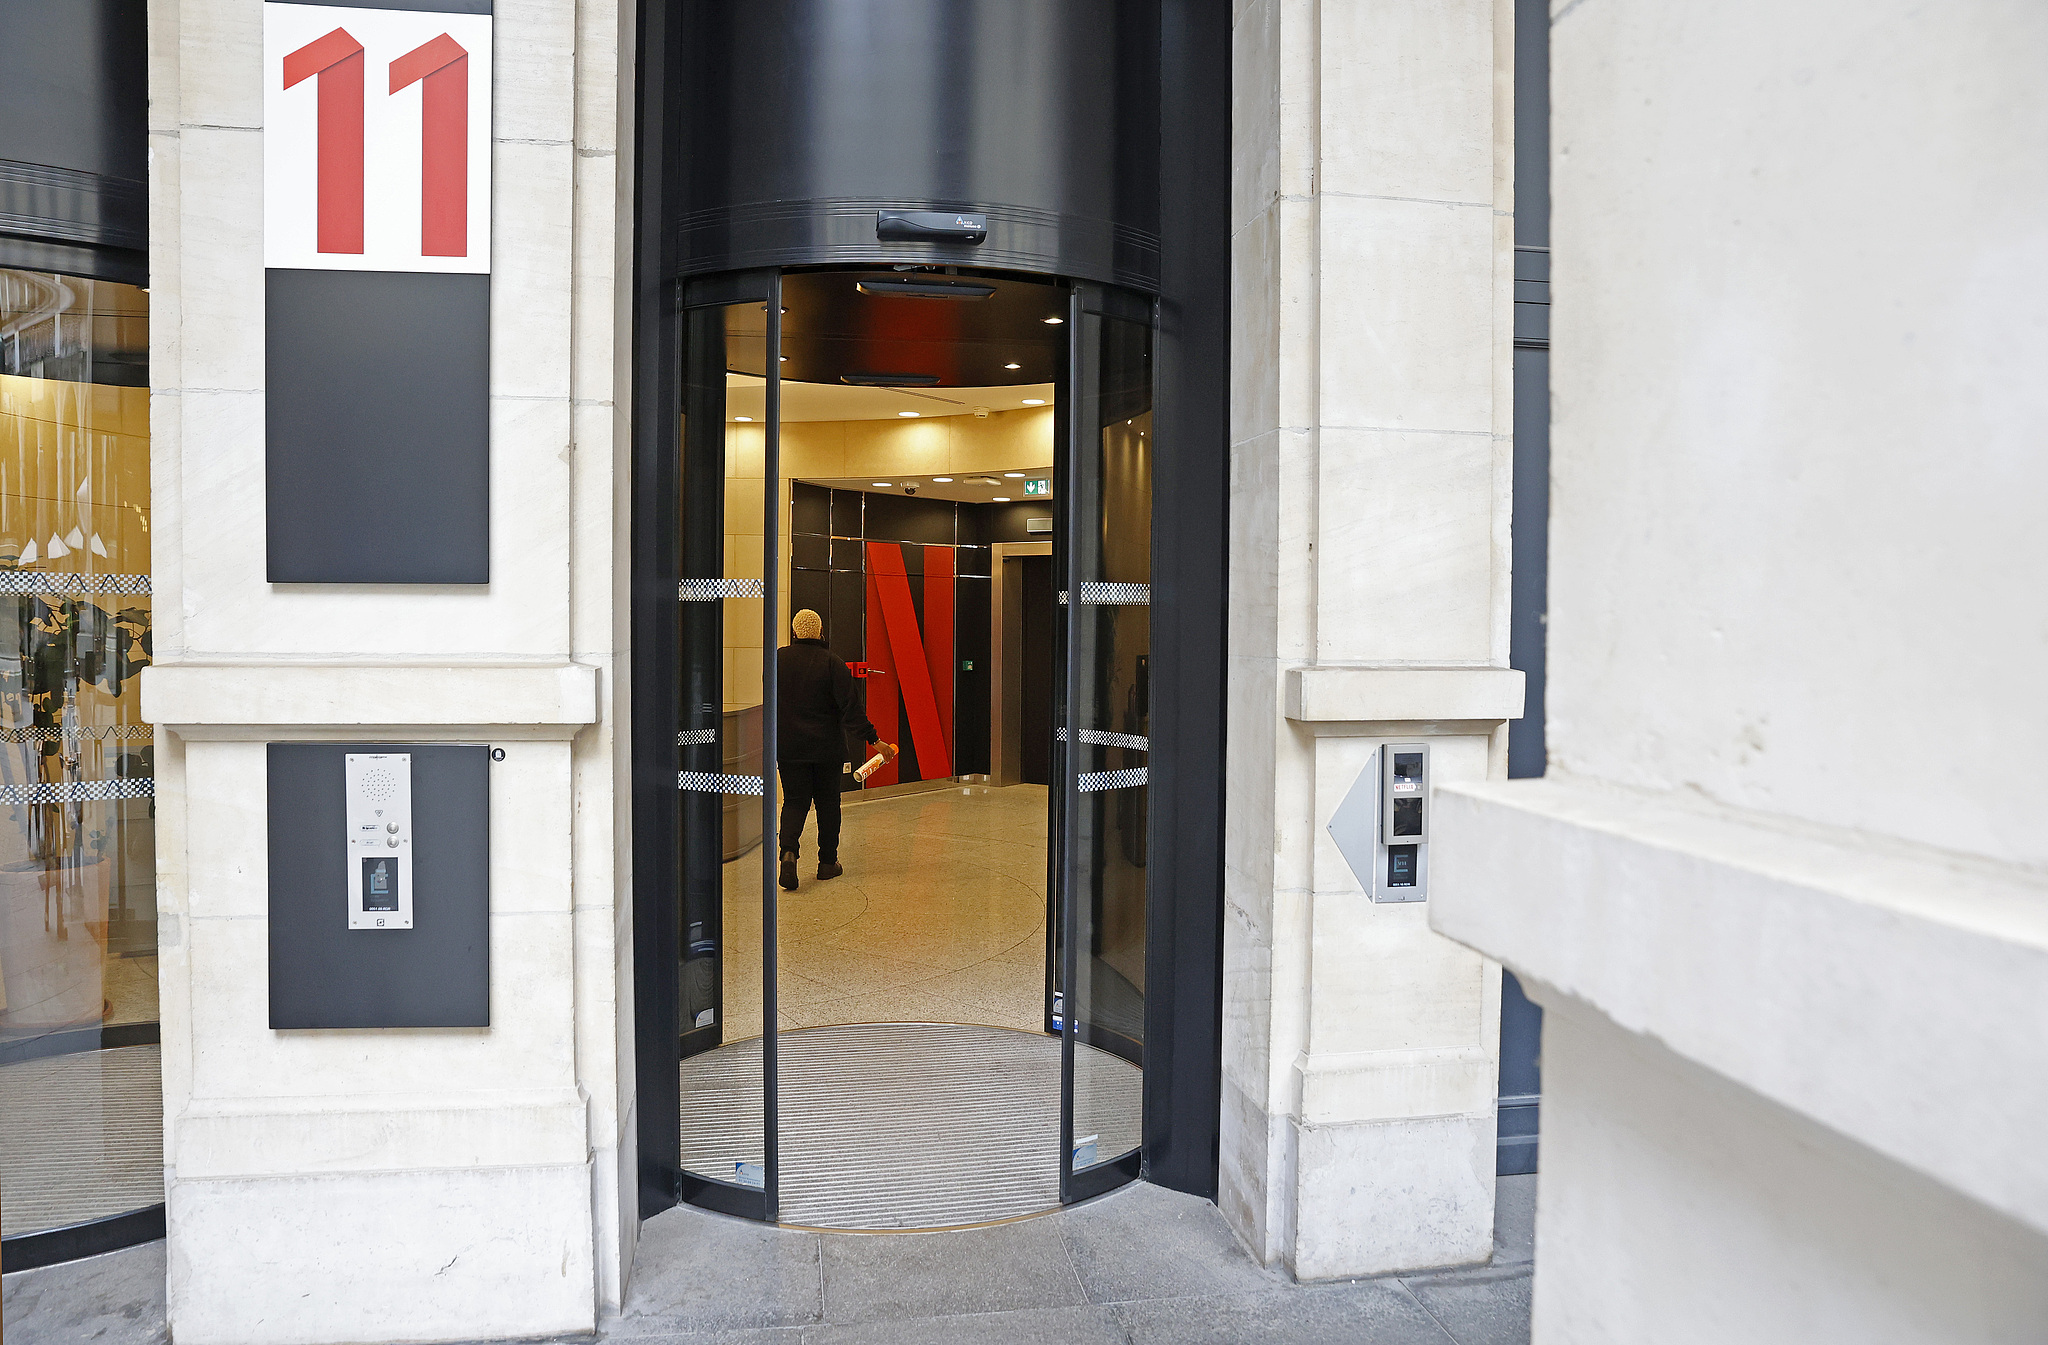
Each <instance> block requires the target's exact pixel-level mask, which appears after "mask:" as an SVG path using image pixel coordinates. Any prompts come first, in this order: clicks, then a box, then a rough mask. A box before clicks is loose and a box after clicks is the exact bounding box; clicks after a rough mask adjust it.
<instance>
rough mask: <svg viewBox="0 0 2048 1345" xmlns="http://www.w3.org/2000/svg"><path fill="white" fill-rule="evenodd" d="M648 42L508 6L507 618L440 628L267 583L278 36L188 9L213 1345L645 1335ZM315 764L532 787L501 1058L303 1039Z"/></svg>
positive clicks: (164, 329)
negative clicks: (637, 652)
mask: <svg viewBox="0 0 2048 1345" xmlns="http://www.w3.org/2000/svg"><path fill="white" fill-rule="evenodd" d="M619 8H620V7H619V6H617V5H615V4H612V3H609V2H608V0H518V2H517V3H510V2H508V3H501V4H500V5H499V6H498V14H497V20H496V24H497V32H496V54H497V75H496V95H497V102H496V118H495V128H494V135H495V140H494V143H493V153H494V156H495V182H496V186H495V195H494V199H493V201H492V226H493V233H494V263H495V265H494V277H493V286H494V307H493V315H492V322H493V332H492V338H493V339H492V345H493V352H492V364H491V419H492V439H493V453H492V459H493V461H492V471H493V481H492V496H493V505H492V507H493V518H492V557H491V562H492V576H493V582H492V584H491V585H490V586H489V587H488V588H487V589H476V590H457V589H450V590H440V591H437V590H433V589H425V590H420V589H404V588H360V587H358V588H351V587H347V586H343V587H339V588H327V587H322V588H320V589H310V588H299V587H296V586H292V585H275V586H274V585H271V584H268V583H266V582H265V581H264V501H263V483H264V466H263V461H264V362H263V311H264V297H263V296H264V289H263V286H264V281H263V238H262V220H263V206H262V184H263V126H262V109H263V98H262V75H261V71H262V51H263V35H262V19H263V13H262V11H263V6H262V5H260V4H256V3H250V2H248V0H152V3H151V5H150V11H149V30H150V42H151V49H152V57H151V60H152V64H151V74H150V155H151V192H152V200H151V230H150V243H151V258H150V261H151V272H152V281H153V283H152V297H153V300H154V305H155V315H154V321H153V323H152V327H151V349H150V358H151V366H152V370H153V376H154V391H153V405H152V419H151V428H152V434H153V436H154V452H153V470H154V472H155V498H154V504H155V515H154V525H155V531H154V536H153V547H154V551H153V563H154V568H155V575H156V584H157V589H156V591H157V595H158V601H157V626H156V666H155V667H153V668H151V669H149V670H148V671H147V672H146V673H145V674H144V686H143V700H144V709H145V713H146V714H148V715H150V716H152V717H153V722H154V723H156V725H157V726H158V732H159V737H158V757H157V760H158V767H157V769H158V810H159V827H160V832H159V834H160V837H161V840H160V847H161V848H160V852H159V853H160V869H159V872H160V874H161V881H160V887H161V893H160V898H159V899H160V902H161V909H162V912H163V923H162V935H161V938H162V945H163V946H162V962H161V967H162V973H161V974H162V1000H163V1011H162V1017H163V1058H164V1092H165V1107H164V1117H165V1160H166V1174H167V1180H166V1185H167V1188H168V1195H167V1204H168V1209H169V1214H168V1218H169V1228H170V1252H171V1255H170V1313H171V1317H170V1326H171V1331H172V1334H173V1335H174V1336H175V1337H176V1338H177V1339H178V1340H180V1341H181V1342H192V1343H194V1345H197V1343H199V1342H230V1341H249V1342H256V1341H263V1342H286V1341H331V1340H369V1339H376V1340H393V1341H399V1340H445V1339H453V1338H470V1337H477V1336H494V1335H527V1334H534V1333H540V1332H572V1331H588V1330H590V1329H591V1327H592V1325H593V1323H594V1322H595V1321H596V1319H597V1316H598V1314H599V1313H600V1312H601V1311H602V1310H604V1309H605V1308H607V1307H610V1306H614V1305H616V1304H617V1303H618V1301H619V1295H620V1286H621V1282H622V1279H623V1277H624V1274H625V1269H626V1267H628V1266H629V1265H630V1264H631V1259H632V1252H633V1243H634V1237H635V1233H636V1230H637V1227H638V1220H637V1211H636V1210H635V1209H634V1199H633V1195H632V1193H633V1191H634V1189H635V1180H634V1177H633V1168H634V1157H633V1152H634V1151H633V1143H632V1133H633V1131H632V1071H631V1059H632V1055H631V1052H632V1031H631V994H630V986H631V977H630V948H631V942H630V938H629V930H630V921H629V913H628V908H627V906H626V904H625V903H624V902H623V900H622V899H621V898H622V896H623V894H624V893H625V891H626V890H627V886H626V879H627V875H628V874H629V872H630V869H629V867H628V854H629V852H628V846H627V840H628V835H627V824H626V808H625V800H626V798H627V797H628V791H627V789H626V787H625V773H626V770H627V759H626V758H627V754H626V752H625V751H624V748H623V740H622V739H621V738H620V737H618V736H617V734H618V729H619V726H620V725H621V724H622V723H623V722H624V713H625V710H626V704H625V686H624V683H623V681H622V680H621V679H620V678H619V677H618V676H616V675H615V668H616V666H617V665H618V663H619V662H620V659H621V654H622V651H623V650H624V648H625V640H626V632H625V614H626V610H627V608H626V603H625V583H626V574H627V568H626V565H625V563H624V559H623V557H624V550H625V545H626V534H625V529H624V527H623V520H624V518H625V509H624V496H623V492H624V491H625V489H626V483H627V481H628V480H629V475H628V473H627V472H626V471H625V470H624V469H623V467H622V466H621V465H620V461H619V459H620V457H621V456H622V455H624V454H625V453H626V451H627V444H628V442H629V437H628V435H627V434H626V433H625V431H624V428H623V425H624V411H623V408H624V407H625V405H626V399H625V398H624V396H623V395H622V392H621V389H622V387H623V383H622V380H623V379H624V378H625V375H626V371H627V366H626V364H625V362H623V361H615V360H614V357H613V356H614V351H615V350H616V349H621V348H623V342H622V341H621V340H620V339H619V333H620V331H621V326H622V323H623V320H624V313H625V304H624V302H623V301H622V299H621V297H620V292H619V289H618V285H617V282H618V275H619V262H620V261H621V259H622V258H624V257H625V256H627V255H628V254H627V252H626V250H625V248H624V245H623V243H622V233H621V229H622V221H625V220H627V219H628V218H629V214H628V212H627V211H626V210H625V208H624V204H623V203H624V201H625V199H626V193H627V191H628V189H629V183H630V169H629V166H628V165H627V164H626V163H625V162H624V161H623V160H622V158H621V156H620V155H619V153H618V146H619V135H618V132H619V115H620V113H619V109H620V106H621V104H622V102H625V103H627V104H629V103H630V98H629V97H628V96H627V93H628V91H627V90H626V89H625V88H624V87H622V83H621V75H622V70H621V67H620V62H619V59H618V58H619V53H620V52H621V51H626V52H630V51H631V43H630V30H628V31H627V32H626V33H625V34H624V35H623V36H622V32H621V29H620V24H621V22H622V16H621V14H620V13H619ZM627 9H628V14H627V16H625V17H626V18H627V19H630V7H627ZM290 740H321V741H343V740H350V741H384V742H391V741H400V742H434V741H454V742H472V743H473V742H488V743H492V744H494V745H498V746H502V747H503V748H504V749H505V753H506V756H505V760H504V761H503V762H501V763H498V764H496V765H494V766H493V767H492V771H493V775H492V799H491V806H492V812H493V816H494V825H493V828H492V851H491V882H492V914H491V961H492V967H493V987H492V1003H491V1024H492V1026H491V1028H490V1029H489V1030H488V1031H457V1032H432V1033H407V1032H378V1033H362V1032H326V1033H300V1032H273V1031H271V1030H270V1028H269V1026H268V1020H267V1016H266V1010H265V985H266V980H267V973H266V938H265V914H266V910H267V906H266V879H265V872H266V870H265V860H264V855H265V850H266V836H265V821H264V818H265V802H264V787H265V786H264V780H265V767H264V747H263V744H264V743H265V742H271V741H290ZM372 1043H374V1046H373V1045H372Z"/></svg>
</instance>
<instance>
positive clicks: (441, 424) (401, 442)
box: [264, 269, 491, 584]
mask: <svg viewBox="0 0 2048 1345" xmlns="http://www.w3.org/2000/svg"><path fill="white" fill-rule="evenodd" d="M264 275H265V287H266V299H265V321H266V327H265V339H264V355H265V365H266V378H267V384H266V385H267V388H268V395H267V409H266V413H265V421H266V433H267V437H268V445H269V446H268V449H267V451H266V454H265V458H264V479H265V484H266V487H267V500H268V508H267V513H266V522H267V527H268V555H269V566H268V575H267V577H268V578H269V580H270V582H271V583H273V584H485V583H489V582H490V578H491V452H490V443H491V427H490V409H491V408H490V358H491V342H490V322H491V278H490V277H489V276H487V275H467V274H447V273H433V272H417V271H310V270H309V271H297V270H277V269H273V270H269V271H266V272H265V273H264Z"/></svg>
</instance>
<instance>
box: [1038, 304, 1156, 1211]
mask: <svg viewBox="0 0 2048 1345" xmlns="http://www.w3.org/2000/svg"><path fill="white" fill-rule="evenodd" d="M1122 299H1123V296H1120V295H1117V294H1116V293H1114V292H1109V291H1104V290H1101V289H1098V288H1096V287H1093V286H1086V285H1083V286H1077V287H1076V289H1075V292H1074V297H1073V301H1072V305H1071V311H1070V315H1069V319H1068V321H1069V324H1070V327H1069V330H1070V336H1069V342H1070V346H1069V366H1068V386H1069V402H1068V410H1067V415H1066V423H1067V426H1068V441H1069V445H1070V447H1069V461H1068V465H1067V472H1066V537H1065V549H1066V575H1065V578H1064V583H1063V587H1064V589H1065V594H1064V597H1065V601H1066V637H1067V638H1066V652H1067V667H1066V695H1065V698H1064V704H1063V705H1062V706H1061V707H1060V712H1061V713H1060V721H1059V733H1058V736H1059V737H1060V739H1061V745H1062V747H1063V761H1062V763H1061V765H1062V770H1061V788H1062V804H1063V806H1062V809H1061V812H1062V814H1063V816H1062V818H1061V822H1062V827H1061V831H1062V833H1063V834H1062V837H1061V840H1062V861H1063V862H1062V868H1063V870H1064V872H1063V878H1064V881H1063V882H1062V884H1061V895H1062V901H1061V906H1062V908H1063V909H1062V911H1061V936H1062V937H1061V943H1062V945H1063V946H1062V949H1061V953H1062V960H1063V966H1062V973H1063V974H1062V976H1061V982H1062V989H1063V991H1064V994H1063V999H1064V1006H1065V1008H1066V1014H1065V1023H1064V1030H1063V1033H1062V1037H1063V1040H1062V1060H1061V1069H1062V1076H1063V1077H1062V1085H1063V1092H1064V1096H1063V1098H1062V1107H1061V1113H1062V1125H1061V1129H1062V1132H1063V1133H1062V1140H1063V1144H1064V1152H1063V1155H1062V1163H1061V1198H1062V1199H1064V1200H1077V1199H1081V1198H1083V1197H1085V1196H1087V1195H1091V1194H1094V1193H1095V1192H1096V1191H1100V1190H1105V1189H1107V1188H1108V1187H1110V1186H1113V1185H1115V1184H1117V1183H1118V1182H1120V1181H1123V1180H1126V1179H1128V1178H1129V1177H1130V1176H1132V1175H1135V1173H1136V1169H1137V1162H1138V1153H1139V1145H1140V1140H1141V1125H1140V1122H1141V1114H1142V1112H1141V1099H1142V1092H1143V1088H1142V1082H1143V1065H1144V1034H1145V1026H1144V1025H1145V862H1146V846H1147V843H1148V841H1147V822H1148V809H1147V791H1148V779H1149V767H1148V765H1147V763H1148V760H1149V756H1150V747H1151V741H1150V732H1151V728H1150V719H1151V706H1150V699H1149V697H1150V687H1149V662H1150V656H1151V582H1152V367H1151V358H1152V352H1151V345H1152V329H1151V322H1150V320H1149V314H1148V313H1146V312H1145V311H1144V310H1143V308H1142V306H1140V305H1138V304H1135V303H1132V304H1129V306H1128V307H1129V310H1130V311H1129V312H1128V314H1127V315H1126V316H1112V312H1113V311H1114V312H1123V311H1124V310H1125V305H1124V304H1123V303H1120V302H1119V301H1120V300H1122ZM1112 305H1115V308H1114V309H1112ZM1106 310H1109V311H1106Z"/></svg>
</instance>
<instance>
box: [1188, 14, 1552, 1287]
mask: <svg viewBox="0 0 2048 1345" xmlns="http://www.w3.org/2000/svg"><path fill="white" fill-rule="evenodd" d="M1233 37H1234V53H1235V55H1234V81H1235V89H1236V95H1235V96H1236V101H1235V105H1234V117H1233V137H1234V152H1233V178H1232V184H1233V185H1232V195H1233V206H1232V221H1231V224H1232V230H1233V238H1234V243H1233V265H1232V271H1233V280H1232V283H1233V287H1234V290H1233V293H1234V304H1233V328H1232V330H1233V336H1232V343H1231V348H1232V359H1233V375H1232V387H1231V430H1230V437H1231V443H1232V449H1231V460H1232V467H1231V472H1232V477H1231V500H1230V511H1231V538H1230V654H1229V678H1230V686H1229V710H1228V716H1229V718H1228V723H1229V741H1230V748H1229V751H1230V770H1229V773H1228V777H1227V784H1226V816H1227V819H1228V824H1227V825H1228V829H1227V832H1226V837H1225V846H1226V861H1225V900H1226V909H1225V916H1224V959H1223V983H1224V991H1223V1000H1224V1007H1223V1024H1224V1026H1223V1041H1224V1045H1223V1115H1222V1154H1221V1173H1220V1188H1221V1189H1220V1193H1219V1196H1218V1203H1219V1204H1220V1205H1221V1206H1222V1208H1223V1210H1224V1213H1225V1215H1226V1216H1227V1217H1228V1218H1229V1219H1230V1220H1231V1221H1232V1223H1233V1224H1234V1225H1235V1226H1236V1228H1237V1229H1238V1231H1239V1232H1240V1234H1241V1235H1242V1236H1243V1237H1244V1239H1245V1240H1246V1242H1247V1243H1248V1244H1249V1245H1250V1246H1251V1247H1252V1248H1253V1249H1254V1250H1255V1251H1256V1252H1257V1253H1258V1254H1259V1255H1260V1256H1261V1257H1263V1258H1264V1259H1266V1260H1267V1261H1269V1262H1279V1263H1283V1264H1285V1265H1287V1266H1288V1267H1289V1268H1290V1269H1291V1270H1292V1271H1293V1272H1294V1273H1295V1274H1296V1275H1297V1276H1299V1277H1301V1278H1303V1279H1321V1278H1332V1277H1339V1276H1356V1275H1371V1274H1384V1273H1388V1272H1392V1271H1400V1270H1408V1269H1414V1268H1419V1267H1424V1266H1439V1265H1450V1264H1455V1263H1466V1262H1476V1261H1483V1260H1485V1259H1486V1258H1487V1257H1488V1256H1489V1255H1490V1253H1491V1249H1492V1218H1493V1173H1494V1141H1495V1134H1494V1125H1495V1121H1494V1097H1495V1083H1496V1074H1497V1068H1498V1062H1497V1056H1498V1037H1499V1012H1500V1009H1499V993H1500V991H1499V985H1500V978H1499V972H1498V968H1497V967H1496V966H1495V965H1494V964H1491V963H1489V962H1487V961H1486V960H1485V959H1484V958H1482V957H1480V956H1479V955H1477V954H1475V953H1472V952H1471V951H1469V950H1467V949H1464V948H1461V947H1459V946H1457V945H1455V944H1453V943H1451V942H1450V941H1449V940H1447V939H1444V938H1443V937H1441V936H1440V935H1438V934H1436V933H1434V932H1433V931H1432V930H1431V929H1430V928H1429V926H1428V922H1427V912H1428V903H1426V902H1421V903H1412V904H1375V903H1374V902H1373V901H1372V900H1370V899H1369V898H1368V896H1367V894H1366V892H1365V890H1364V888H1363V887H1362V885H1361V877H1362V875H1359V874H1357V873H1355V872H1353V870H1352V869H1351V867H1350V866H1349V864H1348V863H1346V861H1345V860H1344V858H1343V856H1342V855H1341V854H1340V852H1339V851H1338V849H1337V848H1336V846H1335V845H1334V844H1333V843H1332V841H1331V839H1330V837H1329V835H1328V833H1327V831H1326V830H1325V828H1326V827H1327V825H1328V823H1329V821H1330V818H1331V815H1332V813H1333V812H1334V811H1335V810H1336V808H1337V807H1338V805H1339V804H1340V803H1341V802H1342V801H1343V800H1344V799H1345V797H1346V796H1347V794H1349V792H1350V791H1351V790H1352V788H1353V787H1354V785H1355V784H1356V783H1357V782H1358V780H1359V779H1360V776H1361V774H1362V773H1363V772H1364V771H1365V770H1367V769H1368V768H1369V767H1370V765H1371V763H1372V761H1373V760H1374V755H1373V754H1374V753H1375V751H1376V749H1378V748H1379V747H1380V746H1381V745H1382V744H1384V743H1385V742H1387V741H1389V740H1392V741H1403V740H1413V739H1416V738H1422V739H1425V740H1427V741H1428V742H1429V743H1430V745H1431V749H1432V761H1433V769H1434V770H1435V772H1436V774H1437V777H1438V781H1439V786H1441V784H1442V782H1443V781H1449V780H1474V781H1477V780H1484V779H1488V778H1491V777H1494V776H1499V775H1501V774H1503V773H1504V772H1505V768H1506V761H1505V750H1506V730H1505V727H1504V726H1505V723H1506V721H1507V720H1508V719H1510V718H1512V717H1514V716H1516V715H1518V714H1519V713H1520V708H1521V705H1520V701H1521V675H1520V674H1519V673H1516V672H1512V671H1510V670H1509V668H1508V598H1509V583H1508V579H1509V576H1508V558H1509V548H1508V543H1509V538H1508V523H1509V514H1510V496H1511V490H1510V478H1511V469H1512V452H1513V450H1512V439H1511V431H1512V417H1511V411H1512V393H1511V388H1512V365H1511V361H1510V356H1511V349H1510V339H1511V313H1510V307H1511V295H1512V274H1513V272H1512V264H1513V252H1512V249H1513V232H1512V226H1513V218H1512V214H1513V205H1514V194H1513V181H1512V168H1513V154H1512V131H1513V117H1512V84H1513V78H1512V73H1513V67H1512V52H1513V13H1512V5H1511V4H1510V3H1508V0H1399V2H1397V3H1390V4H1376V5H1369V6H1368V5H1355V4H1343V3H1320V2H1318V0H1250V3H1246V4H1243V5H1241V6H1239V7H1238V9H1237V17H1236V20H1235V23H1234V28H1233ZM1431 848H1432V849H1433V850H1435V851H1437V852H1438V853H1439V854H1440V853H1441V851H1442V850H1443V846H1442V845H1441V844H1437V845H1433V846H1432V847H1431Z"/></svg>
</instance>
